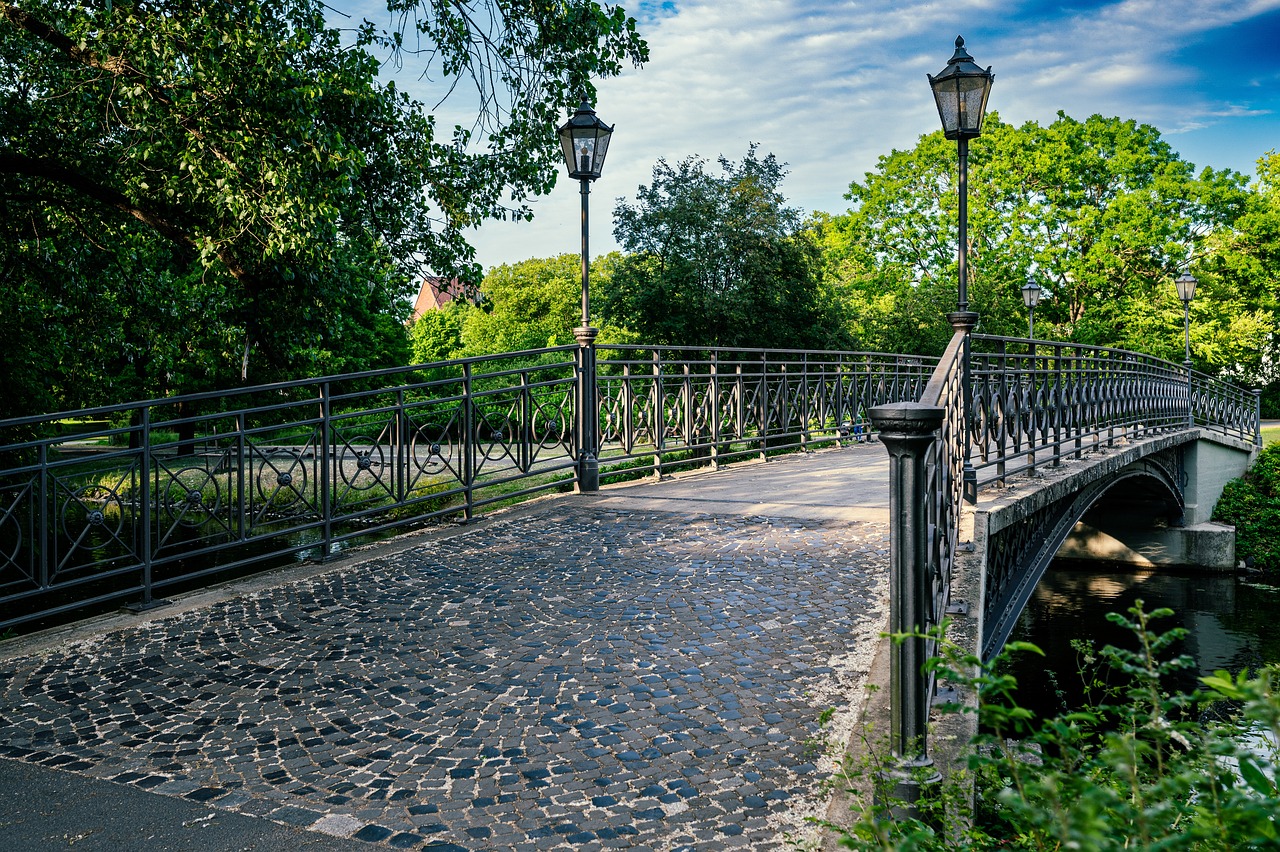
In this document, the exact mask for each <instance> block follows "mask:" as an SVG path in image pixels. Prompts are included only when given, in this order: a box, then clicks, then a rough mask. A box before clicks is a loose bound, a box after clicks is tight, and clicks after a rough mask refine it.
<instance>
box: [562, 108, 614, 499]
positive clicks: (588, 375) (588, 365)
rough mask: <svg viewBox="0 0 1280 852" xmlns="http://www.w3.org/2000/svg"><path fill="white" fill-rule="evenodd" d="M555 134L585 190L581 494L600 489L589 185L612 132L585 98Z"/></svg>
mask: <svg viewBox="0 0 1280 852" xmlns="http://www.w3.org/2000/svg"><path fill="white" fill-rule="evenodd" d="M557 133H558V134H559V136H560V147H561V148H562V149H563V150H564V162H565V166H566V167H567V168H568V169H569V177H571V178H576V179H577V180H578V181H579V182H580V183H581V186H582V325H581V326H580V327H578V328H575V329H574V330H573V336H574V337H575V338H577V341H578V345H579V347H580V351H579V362H580V366H579V370H580V373H579V376H578V400H577V402H578V406H577V408H578V439H579V444H578V490H580V491H584V492H590V491H598V490H600V463H599V460H598V459H597V458H596V453H597V452H598V451H599V449H600V443H599V440H598V439H597V437H596V433H597V430H598V427H599V415H598V414H597V412H596V364H595V358H596V351H595V340H596V334H597V333H598V332H599V329H596V328H592V326H591V295H590V286H589V281H590V259H589V254H588V244H589V229H588V224H587V198H588V196H589V195H590V194H591V182H592V181H593V180H595V179H596V178H598V177H600V172H601V170H603V169H604V157H605V154H606V153H608V151H609V139H610V137H611V136H612V135H613V128H612V127H611V126H609V125H607V124H605V123H604V122H603V121H601V120H600V119H599V117H597V116H596V112H595V110H593V109H592V108H591V104H589V103H588V102H587V99H586V98H585V97H584V98H583V99H582V105H581V106H579V107H578V109H577V111H576V112H574V114H573V117H572V118H570V119H569V120H568V121H567V122H565V123H564V124H563V125H562V126H561V127H560V128H559V130H558V131H557Z"/></svg>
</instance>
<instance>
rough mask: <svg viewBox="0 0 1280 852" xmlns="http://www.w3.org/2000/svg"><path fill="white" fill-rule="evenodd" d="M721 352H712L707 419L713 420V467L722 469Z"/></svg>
mask: <svg viewBox="0 0 1280 852" xmlns="http://www.w3.org/2000/svg"><path fill="white" fill-rule="evenodd" d="M719 354H720V353H719V352H718V351H717V350H715V349H712V350H711V376H710V378H709V380H708V384H709V387H708V388H707V397H708V400H707V401H708V402H709V403H710V408H711V410H710V411H709V412H708V414H707V417H709V418H710V420H711V467H712V469H713V470H719V469H720V369H719V368H720V361H719Z"/></svg>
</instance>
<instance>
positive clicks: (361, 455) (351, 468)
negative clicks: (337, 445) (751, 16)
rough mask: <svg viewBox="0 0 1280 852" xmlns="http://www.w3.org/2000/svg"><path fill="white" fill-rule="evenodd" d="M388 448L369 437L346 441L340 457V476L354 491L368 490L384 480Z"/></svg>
mask: <svg viewBox="0 0 1280 852" xmlns="http://www.w3.org/2000/svg"><path fill="white" fill-rule="evenodd" d="M385 469H386V448H385V447H384V446H383V445H382V444H380V443H378V442H377V441H374V440H373V439H372V438H368V437H364V436H361V437H358V438H356V439H355V440H353V441H348V442H346V443H345V444H344V445H343V447H342V453H341V454H340V456H339V458H338V476H339V477H340V478H341V479H342V481H343V483H345V484H346V485H347V487H348V488H350V489H352V490H353V491H368V490H369V489H371V488H373V487H374V486H376V485H378V484H379V483H381V482H382V473H383V471H384V470H385Z"/></svg>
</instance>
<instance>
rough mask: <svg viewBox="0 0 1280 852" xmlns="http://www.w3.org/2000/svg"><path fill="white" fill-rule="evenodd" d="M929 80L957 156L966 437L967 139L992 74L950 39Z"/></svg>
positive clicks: (974, 494)
mask: <svg viewBox="0 0 1280 852" xmlns="http://www.w3.org/2000/svg"><path fill="white" fill-rule="evenodd" d="M926 76H928V77H929V86H930V87H931V88H932V89H933V99H934V100H935V101H936V102H937V104H938V117H939V118H940V119H942V133H943V135H944V136H946V138H948V139H954V140H956V143H957V145H958V148H959V154H960V177H959V182H958V189H959V194H960V223H959V224H960V246H959V249H960V276H959V277H960V281H959V283H960V287H959V298H958V300H957V301H958V304H957V306H956V311H955V313H953V314H949V315H948V316H947V319H948V320H949V321H950V322H951V327H952V328H954V329H955V330H956V331H963V332H964V333H965V337H964V352H963V360H964V363H963V366H962V370H963V375H962V376H961V382H962V384H963V385H964V390H963V394H964V420H965V433H966V435H967V434H968V433H970V432H971V431H972V429H971V426H972V415H973V380H972V373H971V371H970V369H969V333H970V332H971V331H973V328H974V326H976V325H977V324H978V315H977V314H976V313H973V312H972V311H970V310H969V140H970V139H977V138H978V137H979V136H981V135H982V120H983V117H984V116H985V115H986V112H987V98H988V96H990V94H991V83H992V82H993V81H994V80H995V78H996V77H995V75H994V74H992V73H991V69H990V68H989V67H988V68H987V69H986V70H985V71H984V70H983V69H981V68H979V67H978V66H977V65H976V64H975V63H974V61H973V57H972V56H970V55H969V53H968V52H967V51H966V50H965V49H964V39H963V38H961V37H960V36H956V52H955V54H954V55H952V57H951V59H950V60H948V61H947V67H946V68H944V69H942V71H941V72H940V73H939V74H938V76H936V77H934V76H932V75H926ZM964 496H965V499H966V500H968V501H969V502H974V501H976V500H977V499H978V475H977V472H976V471H974V469H973V461H972V459H971V457H970V448H969V441H968V440H965V441H964Z"/></svg>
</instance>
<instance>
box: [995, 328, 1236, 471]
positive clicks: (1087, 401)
mask: <svg viewBox="0 0 1280 852" xmlns="http://www.w3.org/2000/svg"><path fill="white" fill-rule="evenodd" d="M972 339H973V346H974V349H975V351H974V352H973V355H972V359H971V371H972V376H973V379H972V382H973V418H972V424H971V425H972V432H971V436H970V440H971V454H972V460H973V468H974V470H975V471H976V473H977V478H978V481H979V482H980V483H984V482H997V483H1003V482H1004V481H1006V478H1007V477H1009V476H1013V475H1014V474H1017V473H1023V472H1034V471H1035V469H1036V467H1037V466H1039V465H1044V464H1050V465H1057V464H1059V463H1060V462H1061V460H1062V459H1064V458H1067V457H1072V456H1074V457H1076V458H1078V457H1079V456H1080V454H1081V453H1082V452H1083V451H1085V450H1088V449H1093V448H1097V447H1099V446H1102V445H1108V446H1109V445H1113V444H1114V443H1115V442H1116V441H1117V440H1119V439H1123V438H1135V437H1139V436H1141V435H1152V434H1157V433H1160V432H1165V431H1171V430H1176V429H1186V428H1188V427H1190V426H1192V425H1195V426H1201V427H1204V428H1207V429H1210V430H1213V431H1217V432H1220V433H1222V434H1224V435H1229V436H1231V437H1235V438H1238V439H1240V440H1243V441H1245V442H1247V443H1253V442H1255V441H1257V440H1258V434H1259V433H1258V427H1259V421H1258V404H1257V397H1256V395H1255V394H1253V393H1252V392H1251V391H1248V390H1243V389H1241V388H1239V387H1236V386H1235V385H1232V384H1230V383H1228V382H1224V381H1222V380H1220V379H1216V378H1214V377H1212V376H1207V375H1204V374H1203V373H1196V372H1192V373H1191V374H1190V375H1188V372H1187V370H1186V368H1185V367H1182V366H1180V365H1177V364H1174V363H1172V362H1169V361H1164V360H1161V359H1159V358H1154V357H1152V356H1150V355H1144V354H1142V353H1140V352H1130V351H1127V350H1123V349H1107V348H1104V347H1100V346H1084V345H1081V344H1074V343H1058V342H1049V341H1035V340H1020V339H1014V338H1007V337H990V336H987V335H980V334H975V335H973V338H972Z"/></svg>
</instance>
